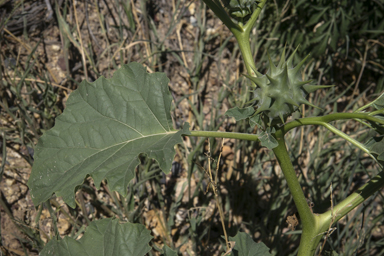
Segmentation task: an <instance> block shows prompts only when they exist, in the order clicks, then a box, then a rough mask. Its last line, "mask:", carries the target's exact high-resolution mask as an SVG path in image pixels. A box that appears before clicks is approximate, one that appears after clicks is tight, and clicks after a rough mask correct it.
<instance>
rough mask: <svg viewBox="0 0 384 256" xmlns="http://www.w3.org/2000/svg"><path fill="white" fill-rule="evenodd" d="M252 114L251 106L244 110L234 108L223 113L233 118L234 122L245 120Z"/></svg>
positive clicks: (253, 110)
mask: <svg viewBox="0 0 384 256" xmlns="http://www.w3.org/2000/svg"><path fill="white" fill-rule="evenodd" d="M253 113H255V109H254V108H253V107H252V106H250V107H246V108H238V107H234V108H231V109H229V110H227V112H225V114H226V115H227V116H229V117H234V118H235V119H236V122H238V121H240V120H243V119H247V118H248V117H250V116H251V115H252V114H253Z"/></svg>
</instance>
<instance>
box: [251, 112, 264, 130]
mask: <svg viewBox="0 0 384 256" xmlns="http://www.w3.org/2000/svg"><path fill="white" fill-rule="evenodd" d="M249 125H250V126H251V128H253V127H255V126H256V125H258V126H261V127H263V125H264V123H263V119H262V118H261V115H260V114H259V115H255V116H253V117H251V118H249Z"/></svg>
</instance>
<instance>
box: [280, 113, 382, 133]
mask: <svg viewBox="0 0 384 256" xmlns="http://www.w3.org/2000/svg"><path fill="white" fill-rule="evenodd" d="M355 118H357V119H363V120H368V121H371V122H376V123H379V124H382V125H384V120H382V119H379V118H377V117H374V116H371V115H369V114H366V113H334V114H329V115H326V116H318V117H305V118H300V119H296V120H293V121H292V122H289V123H287V124H285V125H284V126H283V127H282V128H281V130H282V131H283V133H284V134H286V133H287V132H289V131H290V130H292V129H294V128H296V127H299V126H303V125H319V124H321V123H329V122H332V121H337V120H343V119H355Z"/></svg>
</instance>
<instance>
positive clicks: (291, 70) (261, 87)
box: [247, 48, 330, 125]
mask: <svg viewBox="0 0 384 256" xmlns="http://www.w3.org/2000/svg"><path fill="white" fill-rule="evenodd" d="M296 51H297V48H296V50H295V51H294V52H293V53H292V55H291V56H290V57H289V58H288V60H287V61H285V49H284V51H283V54H282V56H281V59H280V62H279V64H278V65H277V66H275V65H274V64H273V63H272V60H271V57H270V56H269V54H268V58H269V70H268V71H267V73H266V74H265V75H262V74H260V73H259V72H257V71H255V72H256V74H257V76H258V77H251V76H247V77H248V78H249V79H251V80H252V81H253V82H254V83H255V84H256V85H257V86H258V88H257V89H255V91H254V99H253V100H252V101H255V102H256V106H257V109H256V112H255V114H259V113H263V114H264V115H265V116H266V117H268V118H269V124H270V125H271V124H275V123H279V122H277V121H278V120H279V119H280V120H281V122H282V123H284V122H285V120H286V118H287V117H288V116H290V115H291V114H292V113H293V112H295V111H296V110H297V109H298V108H299V105H301V104H307V105H309V106H312V107H315V108H317V107H316V106H315V105H313V104H311V103H310V102H309V101H308V100H306V99H305V98H306V96H307V95H308V93H310V92H313V91H315V90H317V89H321V88H327V87H330V86H326V85H309V83H310V82H312V81H313V80H308V81H302V80H301V73H300V69H301V67H302V66H303V64H304V62H305V60H306V59H307V58H308V57H309V55H308V56H307V57H305V58H304V59H303V60H302V61H301V62H300V63H299V64H298V65H297V66H296V67H293V65H292V61H293V58H294V55H295V53H296Z"/></svg>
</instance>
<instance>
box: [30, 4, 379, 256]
mask: <svg viewBox="0 0 384 256" xmlns="http://www.w3.org/2000/svg"><path fill="white" fill-rule="evenodd" d="M203 1H204V2H205V3H206V4H207V5H208V7H209V8H210V9H211V10H212V11H213V12H214V13H215V14H216V15H217V17H219V18H220V20H221V21H222V22H223V23H224V24H225V25H226V26H227V27H228V29H229V30H230V31H231V32H232V33H233V35H234V37H235V38H236V40H237V42H238V45H239V48H240V50H241V54H242V58H243V61H244V66H245V68H246V72H247V74H246V75H245V76H246V77H247V78H249V79H250V80H251V82H252V83H251V84H252V85H251V87H252V88H251V89H252V95H251V96H250V101H249V102H248V104H249V106H248V107H246V108H244V109H240V108H234V109H231V110H229V111H228V112H227V115H229V116H231V117H235V119H236V120H241V119H249V120H250V121H251V120H253V121H255V120H256V121H255V122H257V123H259V124H261V125H260V129H262V131H261V133H260V134H248V133H233V132H217V131H194V130H191V131H190V130H189V125H188V124H187V123H186V124H185V125H184V126H183V129H182V130H175V129H173V128H172V119H171V115H170V106H171V103H172V98H171V96H170V93H169V90H168V81H169V80H168V79H167V78H166V77H165V75H164V74H161V73H154V74H149V73H147V72H146V70H145V68H143V67H142V66H141V65H140V64H137V63H131V64H129V65H123V67H122V68H121V69H120V70H118V71H116V72H115V75H114V76H113V78H111V79H105V78H100V79H98V80H97V81H95V82H93V83H88V82H86V81H84V82H83V83H82V84H81V85H80V86H79V88H78V89H77V90H76V91H75V92H73V93H72V94H71V95H70V97H69V99H68V102H67V108H66V109H65V111H64V113H63V114H62V115H61V116H60V117H58V118H57V121H56V125H55V127H54V128H53V129H51V130H50V131H47V132H46V133H45V134H44V135H43V136H42V137H41V138H40V140H39V143H38V145H37V147H36V151H35V152H36V154H35V164H34V166H33V170H32V174H31V178H30V180H29V182H28V185H29V187H30V189H31V194H32V198H33V202H34V204H35V205H36V206H37V205H39V204H41V203H43V202H44V201H46V200H48V199H49V198H50V196H51V195H52V194H53V193H55V194H56V195H57V196H62V197H63V200H64V201H65V202H66V203H67V204H69V205H70V206H71V207H74V206H75V199H74V198H75V197H74V192H75V190H76V189H78V188H79V187H80V185H81V184H82V183H83V181H84V179H85V178H86V177H88V176H90V177H92V178H93V179H94V182H95V185H96V187H97V188H99V187H100V183H101V181H102V180H107V182H108V186H109V188H110V189H111V190H114V191H117V192H119V193H120V194H122V195H123V196H125V195H126V194H127V186H128V183H129V182H130V181H131V180H132V179H133V178H134V172H135V171H134V170H135V167H136V166H137V165H138V163H139V162H138V159H137V157H138V155H140V154H142V153H144V154H146V155H147V156H148V157H150V158H153V159H155V160H156V161H157V162H158V163H159V167H160V168H161V169H162V170H163V171H164V172H166V173H168V172H169V171H170V168H171V165H172V161H173V156H174V154H175V151H174V146H175V145H176V144H180V143H181V142H182V136H199V137H215V138H232V139H239V140H250V141H261V144H262V145H265V146H267V147H268V148H270V149H272V150H273V153H274V154H275V156H276V158H277V160H278V162H279V164H280V167H281V170H282V172H283V174H284V177H285V179H286V183H287V185H288V187H289V190H290V192H291V195H292V198H293V201H294V203H295V205H296V208H297V211H298V213H299V215H300V224H301V227H302V232H301V240H300V246H299V249H298V255H300V256H304V255H305V256H307V255H314V254H315V253H316V252H317V251H318V250H321V249H319V242H320V240H321V239H322V237H323V235H322V234H325V233H326V232H327V231H328V230H329V229H330V227H331V226H332V225H333V224H335V223H336V222H337V221H338V220H340V219H341V218H342V217H343V216H345V215H346V214H348V213H349V212H350V211H351V210H353V209H354V208H356V207H357V206H359V205H360V204H361V203H362V202H364V200H366V199H367V198H368V197H370V196H371V195H372V194H373V193H375V192H377V191H378V190H379V189H380V188H382V187H383V185H384V173H383V172H380V173H379V174H377V176H375V177H373V178H372V179H371V180H370V181H369V182H368V183H366V184H365V185H363V186H362V187H361V188H359V189H358V190H356V191H355V192H353V193H352V194H351V195H349V196H348V197H347V198H345V199H344V200H342V201H341V202H339V203H338V204H336V205H334V207H333V208H332V209H331V210H326V211H324V212H323V213H313V212H312V209H310V207H309V205H308V203H307V198H306V197H305V195H304V193H303V190H302V189H301V184H300V182H299V179H298V177H297V175H296V172H295V170H294V167H293V164H292V161H291V160H290V155H289V153H288V151H287V147H286V143H285V138H284V136H285V134H286V133H288V132H289V131H290V130H292V129H294V128H296V127H301V126H307V125H318V126H323V127H325V128H326V129H328V130H329V131H330V132H332V133H334V134H336V135H337V136H340V137H341V138H343V139H345V140H346V141H348V142H350V143H351V144H352V145H354V146H355V147H356V148H358V149H359V150H361V151H362V152H364V153H366V154H367V155H368V156H370V157H372V158H373V159H374V160H375V161H376V162H377V165H378V166H380V168H381V169H382V168H383V167H382V164H383V161H384V143H383V131H384V115H383V114H384V96H383V94H382V95H380V96H379V97H378V98H377V99H376V100H374V101H373V102H371V103H369V104H367V105H365V106H362V107H360V108H359V109H357V110H355V111H354V112H353V113H332V114H328V115H325V116H316V117H305V118H300V119H294V120H292V121H288V119H287V118H288V117H289V116H290V115H291V114H292V113H293V112H294V111H297V110H298V109H299V106H300V105H302V104H305V105H309V106H312V107H315V106H314V105H313V104H312V103H310V102H309V101H308V100H307V99H306V97H307V96H308V94H309V93H311V92H314V91H315V90H317V89H323V88H327V87H330V86H326V85H313V84H312V81H311V80H308V81H303V80H302V73H301V71H302V66H303V64H304V62H305V61H306V59H307V58H308V56H307V57H306V58H304V60H302V61H301V62H299V63H298V64H297V65H294V63H293V62H294V56H295V53H296V50H297V49H296V50H295V52H294V53H293V54H291V55H290V57H289V58H288V59H286V57H285V49H282V55H281V57H280V61H279V63H278V64H277V66H276V65H274V64H273V62H272V60H271V58H270V57H269V69H268V71H267V72H266V73H265V74H261V73H260V72H259V71H258V70H257V68H256V64H255V60H254V58H253V54H252V51H251V47H250V33H251V30H252V28H253V26H254V24H255V22H256V20H257V18H258V16H259V14H260V12H261V10H262V9H263V7H264V5H265V3H266V0H260V1H251V0H203ZM304 77H305V76H304ZM346 119H349V120H358V121H359V122H360V123H361V124H362V125H365V126H366V127H367V128H368V129H371V130H373V131H376V133H377V136H375V137H371V138H370V139H369V140H368V141H367V142H366V143H365V144H363V143H362V142H359V141H357V140H356V139H354V138H352V137H350V136H348V135H347V134H345V133H343V132H342V131H340V130H338V129H337V128H336V127H334V126H333V125H331V124H330V122H332V121H336V120H346ZM264 135H267V136H264ZM265 137H267V138H268V139H267V140H265ZM211 185H212V189H213V190H214V192H215V194H216V192H217V189H216V186H215V184H214V183H213V182H211ZM217 201H219V200H217ZM218 207H219V212H220V215H221V217H223V216H222V215H223V211H222V210H221V208H220V205H218ZM223 218H224V217H223ZM103 223H104V224H95V225H96V226H97V225H104V226H103V229H102V230H105V232H106V233H105V234H107V236H109V238H108V239H109V240H111V235H112V233H113V238H114V239H115V236H114V235H116V234H118V231H117V230H121V231H119V232H120V233H121V234H123V233H124V232H130V230H132V229H133V228H134V227H131V226H130V225H125V226H124V228H121V229H118V227H120V226H119V225H120V224H119V223H117V222H116V223H115V222H113V223H110V224H109V223H107V222H103ZM222 223H223V228H224V235H225V238H226V243H227V253H226V255H228V254H229V253H231V251H233V250H238V251H242V254H247V255H248V253H247V251H246V250H248V249H249V247H246V246H245V247H240V244H241V241H240V240H242V239H244V240H245V239H251V238H250V237H249V236H248V238H247V236H245V234H244V233H239V235H238V236H236V237H235V238H231V239H232V241H237V242H236V244H235V245H234V247H233V248H232V245H233V243H232V244H231V243H230V242H229V240H228V238H227V235H226V232H225V222H224V220H223V219H222ZM135 228H138V229H140V230H142V229H145V227H144V226H140V227H138V226H135ZM93 229H95V230H96V229H99V230H101V229H100V228H99V227H98V226H97V227H94V228H93ZM108 230H110V231H108ZM112 231H113V232H112ZM103 232H104V231H103ZM111 232H112V233H111ZM120 233H119V234H120ZM144 233H145V232H144ZM144 233H141V234H144ZM103 234H104V233H102V234H101V233H100V232H99V233H98V235H97V236H96V237H95V241H96V240H97V239H99V238H100V239H101V240H100V241H101V242H100V243H98V244H97V246H98V247H97V248H99V247H102V246H103V243H105V241H106V240H103V237H104V235H103ZM131 235H132V239H133V238H135V239H139V240H140V239H141V238H140V237H138V236H139V235H138V233H135V234H131ZM89 236H90V235H88V237H89ZM144 236H145V237H144V238H143V239H142V240H141V241H147V242H145V243H146V244H145V246H142V247H141V248H140V250H139V251H137V253H138V254H130V255H144V254H145V253H146V252H148V251H149V250H150V247H149V246H148V239H149V240H150V236H149V235H148V234H144ZM148 236H149V237H148ZM84 237H85V236H84ZM118 237H121V236H118ZM68 239H69V238H68ZM68 239H66V240H65V241H66V242H65V241H64V240H55V239H52V240H51V241H50V242H49V243H48V245H47V249H46V251H44V253H46V254H44V253H42V255H51V254H52V253H58V255H61V254H59V252H62V251H63V250H69V251H70V250H75V249H73V248H75V247H73V246H68V244H69V243H68ZM116 239H117V238H116ZM119 239H120V238H119ZM233 239H234V240H233ZM236 239H237V240H236ZM251 240H252V239H251ZM63 241H64V242H63ZM70 241H71V243H73V244H75V245H76V246H77V247H79V248H80V247H81V246H82V243H83V242H84V243H85V240H80V241H79V242H77V241H72V240H70ZM86 241H88V242H89V241H90V240H86ZM97 241H99V240H97ZM102 241H104V242H102ZM252 242H253V241H252ZM64 243H65V244H66V245H65V246H64V245H63V244H64ZM95 243H96V242H95ZM121 243H123V244H124V243H125V242H124V241H123V242H121ZM121 243H120V244H121ZM244 243H245V242H244ZM105 246H107V247H108V246H109V247H108V248H109V249H111V250H112V249H113V248H110V246H111V245H110V243H107V244H105ZM77 247H76V248H77ZM63 248H65V249H63ZM95 248H96V247H95ZM247 248H248V249H247ZM120 249H122V250H123V249H124V248H120ZM79 250H80V249H79ZM102 251H103V250H102V249H98V250H97V253H99V254H94V255H103V254H100V253H101V252H102ZM112 251H113V250H112ZM267 251H268V250H267ZM76 252H81V250H80V251H76ZM164 252H165V251H164ZM268 254H269V253H268V252H267V253H266V254H263V255H268ZM63 255H64V254H63ZM77 255H79V254H77ZM121 255H123V254H121ZM164 255H171V254H166V252H165V254H164ZM172 255H174V254H172ZM260 255H261V254H260Z"/></svg>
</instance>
